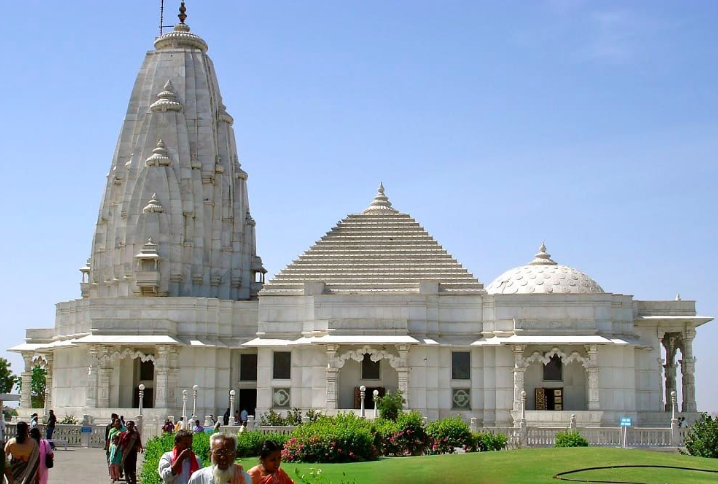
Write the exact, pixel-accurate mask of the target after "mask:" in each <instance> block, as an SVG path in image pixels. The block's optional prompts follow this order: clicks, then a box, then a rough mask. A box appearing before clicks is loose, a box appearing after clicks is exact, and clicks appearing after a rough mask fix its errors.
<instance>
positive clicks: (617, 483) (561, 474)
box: [553, 465, 718, 484]
mask: <svg viewBox="0 0 718 484" xmlns="http://www.w3.org/2000/svg"><path fill="white" fill-rule="evenodd" d="M611 469H673V470H679V471H691V472H708V473H712V474H718V471H715V470H711V469H699V468H696V467H678V466H659V465H614V466H601V467H584V468H583V469H573V470H570V471H565V472H559V473H558V474H556V475H555V476H553V478H554V479H558V480H560V481H570V482H595V483H605V484H652V483H650V482H644V481H612V480H605V479H597V480H595V481H592V480H587V479H586V478H585V477H582V478H570V477H565V476H567V475H569V474H576V473H578V472H590V471H599V470H611Z"/></svg>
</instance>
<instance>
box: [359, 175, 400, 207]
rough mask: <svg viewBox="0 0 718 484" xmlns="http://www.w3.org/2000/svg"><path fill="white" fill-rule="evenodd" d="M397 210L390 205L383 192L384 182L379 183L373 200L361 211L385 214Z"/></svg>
mask: <svg viewBox="0 0 718 484" xmlns="http://www.w3.org/2000/svg"><path fill="white" fill-rule="evenodd" d="M398 212H399V211H398V210H397V209H395V208H394V207H392V206H391V202H390V201H389V197H387V196H386V195H385V194H384V184H383V183H381V182H380V183H379V189H378V191H377V194H376V196H375V197H374V200H372V202H371V203H370V204H369V208H367V209H366V210H364V212H363V213H365V214H366V213H368V214H372V213H373V214H386V213H398Z"/></svg>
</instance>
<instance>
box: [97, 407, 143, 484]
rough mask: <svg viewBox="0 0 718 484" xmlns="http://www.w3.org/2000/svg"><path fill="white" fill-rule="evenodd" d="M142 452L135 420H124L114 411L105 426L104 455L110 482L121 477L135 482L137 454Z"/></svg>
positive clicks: (132, 482)
mask: <svg viewBox="0 0 718 484" xmlns="http://www.w3.org/2000/svg"><path fill="white" fill-rule="evenodd" d="M140 452H144V447H143V446H142V438H141V437H140V432H139V431H138V430H137V426H136V425H135V422H134V421H132V420H128V421H127V422H125V421H124V418H122V417H120V416H118V415H117V414H116V413H113V414H112V420H111V422H110V423H109V424H108V425H107V427H105V455H106V458H107V468H108V471H109V474H110V479H111V480H112V482H117V481H119V480H120V479H122V477H123V475H124V478H125V481H126V482H127V483H128V484H137V454H138V453H140Z"/></svg>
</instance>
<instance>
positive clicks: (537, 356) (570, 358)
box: [524, 346, 591, 368]
mask: <svg viewBox="0 0 718 484" xmlns="http://www.w3.org/2000/svg"><path fill="white" fill-rule="evenodd" d="M557 355H558V356H559V357H561V363H563V364H564V365H568V364H570V363H573V362H574V361H576V362H578V363H581V365H582V366H583V367H584V368H588V367H589V366H591V360H590V359H588V358H585V357H583V356H581V355H580V354H579V353H578V351H575V350H574V351H572V352H571V354H570V355H566V353H564V352H563V351H561V350H560V349H558V348H557V347H555V346H554V347H553V348H551V351H549V352H548V353H543V354H542V353H540V352H538V351H534V352H533V353H532V354H531V356H529V357H528V358H525V359H524V366H525V367H526V366H529V365H530V364H531V363H534V362H536V361H540V362H541V363H543V364H544V365H546V364H548V362H549V361H551V358H553V357H554V356H557Z"/></svg>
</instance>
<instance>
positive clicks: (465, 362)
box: [451, 351, 471, 380]
mask: <svg viewBox="0 0 718 484" xmlns="http://www.w3.org/2000/svg"><path fill="white" fill-rule="evenodd" d="M451 379H452V380H471V353H469V352H468V351H454V352H453V353H451Z"/></svg>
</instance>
